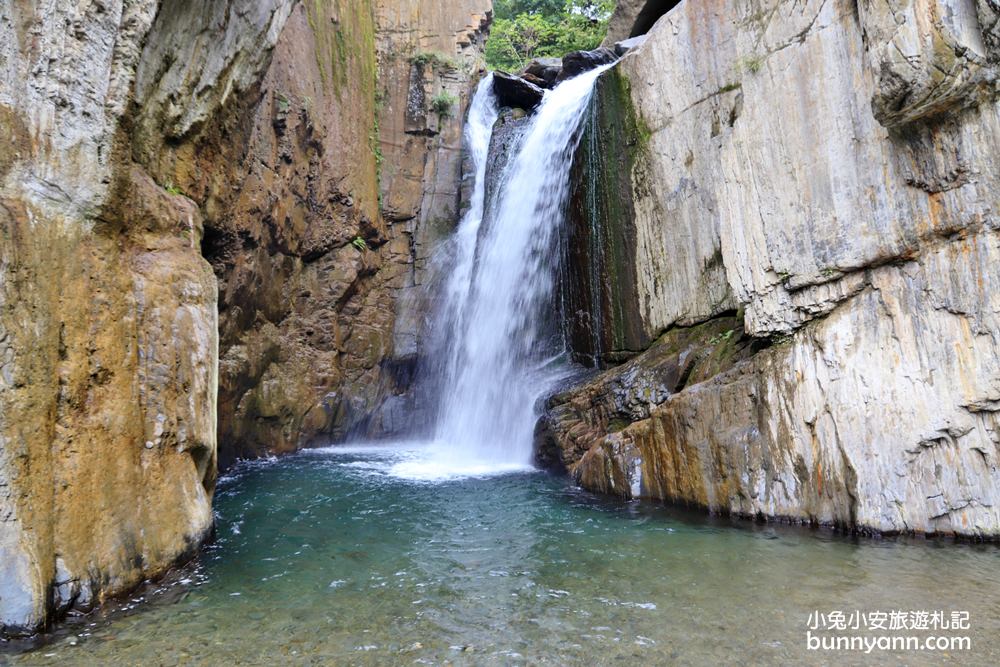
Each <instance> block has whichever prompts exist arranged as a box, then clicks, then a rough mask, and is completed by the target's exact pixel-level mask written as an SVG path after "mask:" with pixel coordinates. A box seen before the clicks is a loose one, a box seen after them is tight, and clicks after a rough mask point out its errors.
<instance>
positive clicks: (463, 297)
mask: <svg viewBox="0 0 1000 667" xmlns="http://www.w3.org/2000/svg"><path fill="white" fill-rule="evenodd" d="M608 67H609V66H605V67H601V68H598V69H595V70H592V71H590V72H587V73H584V74H582V75H580V76H577V77H575V78H573V79H570V80H568V81H566V82H564V83H562V84H560V85H559V86H558V87H556V88H555V89H554V90H552V91H549V92H547V93H546V95H545V98H544V99H543V101H542V103H541V105H540V106H539V108H538V109H537V111H536V112H535V114H534V116H533V117H532V118H531V119H530V121H529V125H528V126H527V128H526V129H525V130H524V135H523V137H522V138H521V141H520V144H519V149H518V151H517V153H516V155H514V156H513V157H512V158H511V160H510V162H509V163H508V164H507V165H506V167H505V169H504V172H503V174H502V176H501V179H500V187H499V189H498V191H497V192H496V194H495V197H494V198H493V201H490V202H487V201H485V191H486V182H485V180H486V179H485V174H486V169H487V164H488V162H489V160H490V159H491V156H490V155H489V144H490V137H491V134H492V128H493V125H494V123H495V121H496V118H497V109H496V101H495V99H494V96H493V93H492V81H491V79H490V78H489V77H488V78H487V79H485V80H484V81H483V82H482V83H481V84H480V86H479V88H478V90H477V92H476V95H475V98H474V100H473V102H472V106H471V109H470V113H469V122H468V125H467V129H466V132H467V135H466V139H467V142H468V146H469V148H470V151H471V155H472V159H473V162H474V164H475V174H476V180H475V186H474V194H473V197H472V201H471V207H470V209H469V210H468V212H467V213H466V215H465V216H464V217H463V219H462V220H461V222H460V224H459V227H458V230H457V231H456V235H455V238H454V239H453V243H454V247H453V250H452V252H451V253H450V255H449V257H450V261H451V262H452V265H451V267H449V271H448V278H447V280H446V283H445V288H444V290H443V295H442V303H441V305H440V307H439V309H438V312H437V314H436V315H435V316H434V321H433V323H432V331H431V334H430V335H431V340H433V341H435V346H440V347H441V348H443V349H441V350H437V351H436V353H437V354H438V355H439V357H440V362H439V364H440V369H439V372H440V376H441V377H440V387H441V396H440V401H439V403H438V413H437V415H436V421H435V431H434V443H435V444H434V448H433V451H434V456H433V461H427V462H425V464H426V465H429V466H431V467H432V468H434V469H436V470H437V471H438V472H445V471H447V472H449V473H451V474H481V473H489V472H503V471H505V470H516V469H523V468H527V467H530V466H531V462H532V434H533V430H534V426H535V421H536V419H537V416H538V415H537V414H536V412H535V410H536V404H537V402H538V400H539V398H540V397H541V396H542V395H543V393H544V392H545V390H546V389H547V388H548V387H550V386H551V383H552V381H553V380H554V379H555V378H556V377H558V375H559V368H560V367H563V368H565V364H560V363H559V362H560V361H561V360H562V359H564V358H565V343H564V340H563V337H562V334H561V333H560V327H559V323H558V314H557V311H558V308H557V305H556V303H555V299H554V295H553V292H554V287H555V281H556V277H557V275H558V270H559V259H560V252H559V251H558V244H559V233H560V230H561V228H562V223H563V218H564V215H565V208H566V198H567V195H568V191H569V177H570V167H571V165H572V160H573V155H574V153H575V151H576V148H577V144H578V142H579V139H580V132H579V129H580V123H581V121H582V119H583V118H584V116H585V115H586V112H587V108H588V104H589V102H590V98H591V95H592V94H593V89H594V83H595V81H596V80H597V77H598V76H600V74H601V73H602V72H603V71H604V70H606V69H607V68H608ZM428 472H430V471H428Z"/></svg>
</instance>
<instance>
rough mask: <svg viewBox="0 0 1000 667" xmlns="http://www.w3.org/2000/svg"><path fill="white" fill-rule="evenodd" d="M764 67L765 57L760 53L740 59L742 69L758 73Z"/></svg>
mask: <svg viewBox="0 0 1000 667" xmlns="http://www.w3.org/2000/svg"><path fill="white" fill-rule="evenodd" d="M763 67H764V57H763V56H759V55H753V56H747V57H745V58H743V59H742V60H740V70H741V71H744V72H750V73H751V74H756V73H757V72H759V71H760V70H761V69H763Z"/></svg>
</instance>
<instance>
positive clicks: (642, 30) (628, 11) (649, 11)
mask: <svg viewBox="0 0 1000 667" xmlns="http://www.w3.org/2000/svg"><path fill="white" fill-rule="evenodd" d="M680 3H681V0H618V4H617V5H616V7H615V12H614V14H613V15H612V16H611V20H610V21H608V34H607V36H606V37H605V39H604V45H605V46H612V45H614V44H616V43H617V42H620V41H623V40H626V39H629V38H631V37H638V36H640V35H645V34H646V33H647V32H649V31H650V30H651V29H652V28H653V26H654V25H656V22H657V21H658V20H660V17H661V16H663V15H664V14H666V13H667V12H669V11H670V10H671V9H673V8H674V7H676V6H677V5H679V4H680Z"/></svg>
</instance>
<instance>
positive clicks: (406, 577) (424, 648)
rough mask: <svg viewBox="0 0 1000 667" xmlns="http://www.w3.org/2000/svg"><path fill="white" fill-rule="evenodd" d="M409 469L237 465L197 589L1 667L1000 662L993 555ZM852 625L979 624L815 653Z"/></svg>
mask: <svg viewBox="0 0 1000 667" xmlns="http://www.w3.org/2000/svg"><path fill="white" fill-rule="evenodd" d="M419 458H420V454H419V452H417V453H415V452H407V451H403V450H399V449H376V448H354V449H341V450H322V451H318V452H308V453H303V454H299V455H296V456H292V457H288V458H284V459H281V460H279V461H275V462H258V463H254V464H245V465H243V466H241V467H239V468H238V469H237V470H236V471H235V472H234V473H233V474H231V475H230V476H229V477H227V478H226V479H224V480H223V481H222V483H221V484H220V487H219V490H218V494H217V499H216V507H217V511H218V539H217V541H216V542H215V543H214V544H213V545H211V546H209V547H208V548H207V549H206V550H205V552H204V554H203V555H202V557H201V559H200V564H199V565H198V568H197V570H192V571H190V572H187V573H185V575H183V577H184V578H185V579H186V581H184V582H179V581H178V580H174V581H173V582H171V584H168V585H162V586H161V589H160V592H159V593H156V592H154V591H147V593H146V595H145V599H144V600H142V601H138V602H136V603H135V604H134V605H131V606H133V608H132V609H131V610H128V611H127V612H124V613H117V614H113V615H112V617H111V618H110V619H107V620H101V619H96V618H95V619H86V621H85V622H83V623H77V624H74V625H72V626H70V627H69V630H68V632H71V633H73V634H71V635H64V636H62V637H60V638H59V639H57V640H56V641H54V642H52V643H49V644H48V645H45V646H43V647H42V648H40V649H38V650H36V651H34V652H31V653H28V654H23V655H20V656H9V657H8V660H9V661H10V662H12V663H14V664H25V665H28V664H53V665H55V664H59V665H65V664H74V665H184V664H199V665H201V664H204V665H282V664H304V665H349V664H358V665H384V664H389V665H395V664H400V665H411V664H428V665H430V664H438V665H442V664H456V665H493V664H496V665H507V664H533V665H660V664H664V665H666V664H690V665H702V664H794V663H798V664H802V663H806V664H885V663H886V662H889V663H890V664H892V663H897V662H905V663H906V664H942V663H944V664H963V665H969V664H983V665H996V664H1000V635H998V632H997V631H998V629H1000V623H998V621H1000V574H998V572H1000V569H998V566H1000V550H998V549H996V548H995V547H989V546H970V545H954V544H951V543H943V544H940V545H939V544H936V543H932V542H927V541H923V540H915V541H912V542H905V541H894V540H883V541H870V540H866V541H860V542H854V541H850V540H846V539H841V538H837V537H835V536H832V535H830V534H827V533H825V532H818V531H808V530H804V529H793V528H775V527H765V526H756V525H753V524H750V523H730V522H726V521H716V522H711V521H707V520H703V519H700V518H692V517H690V516H686V515H680V514H678V513H676V512H672V511H669V510H667V509H665V508H662V507H659V506H657V505H653V504H645V503H621V502H617V501H610V500H607V499H600V498H595V497H594V496H591V495H589V494H586V493H584V492H581V491H580V490H578V489H575V488H574V487H573V486H572V485H570V484H569V482H568V481H566V480H564V479H559V478H554V477H551V476H548V475H545V474H542V473H531V472H521V473H512V474H507V475H503V476H496V477H484V478H466V479H448V478H444V479H436V480H433V481H428V480H422V479H409V478H405V477H399V476H396V475H397V474H405V471H406V470H410V469H412V468H413V466H412V465H411V464H412V463H413V462H414V461H415V460H418V459H419ZM425 477H426V476H425ZM164 591H166V592H164ZM150 599H151V600H152V601H149V600H150ZM136 600H138V598H136ZM855 609H860V610H891V609H903V610H938V609H941V610H946V611H949V612H950V611H952V610H965V611H969V613H970V617H971V626H972V629H971V630H970V631H968V632H967V633H964V634H968V635H969V636H970V637H971V642H972V650H971V651H951V652H948V653H947V654H942V653H921V652H911V653H888V654H886V653H878V654H876V655H872V656H868V657H866V656H863V655H858V654H845V653H840V654H831V653H825V654H819V653H817V652H815V651H808V650H806V646H805V631H806V624H807V621H808V617H809V614H810V612H811V611H813V610H845V611H853V610H855ZM0 661H2V658H0Z"/></svg>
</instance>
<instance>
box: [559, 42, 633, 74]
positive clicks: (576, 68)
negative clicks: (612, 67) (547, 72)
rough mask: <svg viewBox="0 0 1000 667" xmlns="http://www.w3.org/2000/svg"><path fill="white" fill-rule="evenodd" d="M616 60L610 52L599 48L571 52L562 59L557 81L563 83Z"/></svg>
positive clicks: (616, 56)
mask: <svg viewBox="0 0 1000 667" xmlns="http://www.w3.org/2000/svg"><path fill="white" fill-rule="evenodd" d="M616 60H618V55H617V54H616V53H615V52H614V51H613V50H612V49H607V48H604V47H601V48H599V49H594V50H593V51H573V52H572V53H567V54H566V55H565V56H563V59H562V70H561V71H560V72H559V77H558V79H557V80H559V81H565V80H566V79H571V78H573V77H574V76H577V75H578V74H583V73H584V72H587V71H590V70H592V69H595V68H597V67H600V66H601V65H607V64H609V63H613V62H614V61H616Z"/></svg>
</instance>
